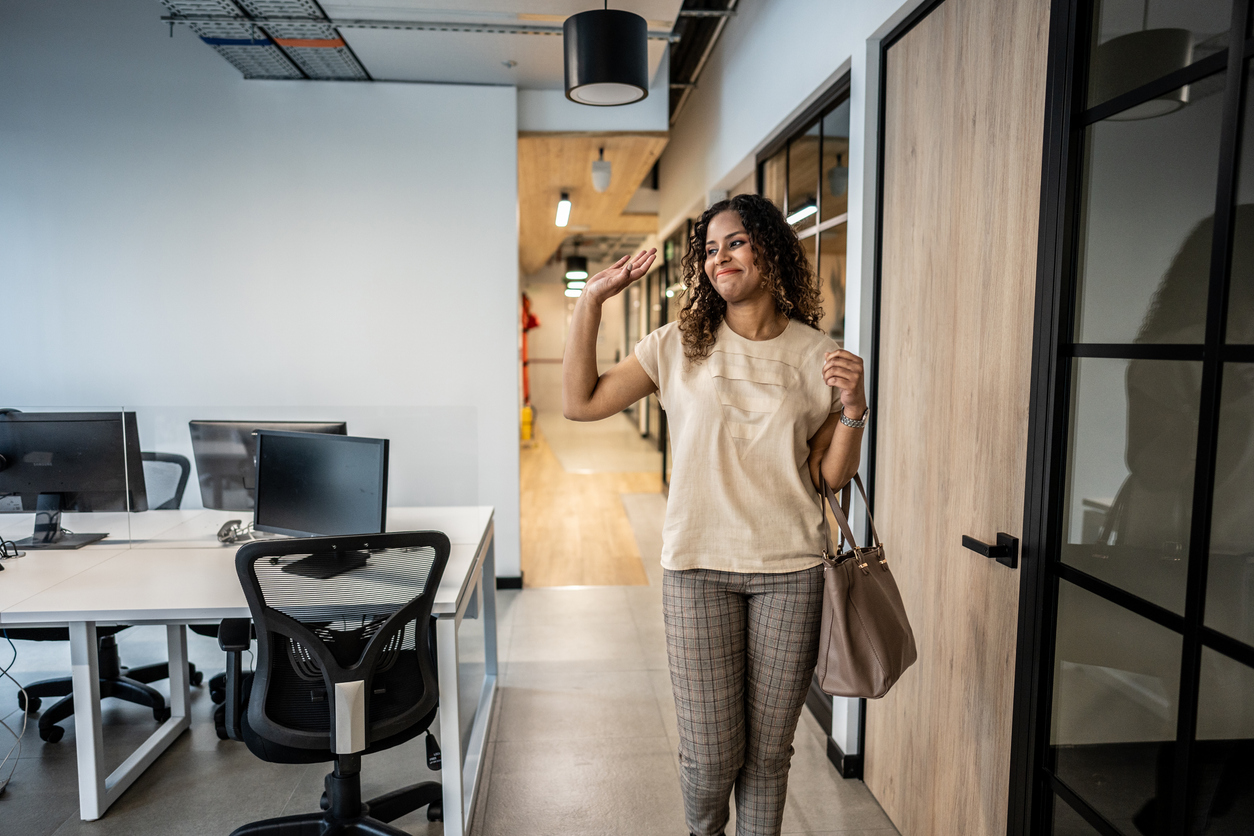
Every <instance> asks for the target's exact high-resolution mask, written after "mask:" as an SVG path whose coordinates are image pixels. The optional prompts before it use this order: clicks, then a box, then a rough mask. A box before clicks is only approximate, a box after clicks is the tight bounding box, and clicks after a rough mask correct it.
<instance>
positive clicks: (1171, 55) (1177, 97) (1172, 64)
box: [1089, 0, 1193, 122]
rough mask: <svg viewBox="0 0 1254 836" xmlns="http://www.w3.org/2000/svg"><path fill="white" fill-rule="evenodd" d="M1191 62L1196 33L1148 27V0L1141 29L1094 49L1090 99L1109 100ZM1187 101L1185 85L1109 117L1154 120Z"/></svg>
mask: <svg viewBox="0 0 1254 836" xmlns="http://www.w3.org/2000/svg"><path fill="white" fill-rule="evenodd" d="M1191 63H1193V33H1192V32H1190V31H1189V30H1188V29H1170V28H1160V29H1151V28H1149V0H1145V4H1144V6H1143V7H1142V12H1141V29H1140V31H1138V32H1129V33H1128V34H1126V35H1120V36H1119V37H1117V38H1111V39H1110V40H1108V41H1106V42H1105V43H1103V44H1100V45H1099V46H1098V47H1097V50H1096V51H1095V52H1094V54H1093V67H1092V70H1091V71H1090V77H1091V78H1092V82H1091V86H1092V89H1091V92H1090V96H1089V101H1090V102H1091V103H1093V104H1100V103H1102V102H1106V101H1109V100H1111V99H1113V98H1115V97H1116V96H1119V95H1121V94H1123V93H1127V92H1129V91H1130V90H1135V89H1136V88H1138V87H1140V86H1141V85H1143V84H1148V83H1149V82H1151V81H1153V80H1154V79H1156V78H1162V77H1163V76H1165V75H1168V74H1170V73H1172V72H1175V71H1176V70H1179V69H1180V68H1182V67H1187V66H1188V65H1189V64H1191ZM1188 103H1189V86H1188V85H1187V84H1186V85H1183V86H1181V87H1177V88H1176V89H1174V90H1168V91H1167V92H1166V93H1163V94H1162V95H1161V96H1158V97H1157V98H1154V99H1150V100H1149V101H1147V102H1141V103H1140V104H1139V105H1135V106H1133V107H1130V108H1128V109H1127V110H1121V111H1119V112H1118V113H1116V114H1115V115H1114V116H1108V117H1106V118H1107V119H1109V120H1110V121H1111V122H1131V121H1135V120H1137V119H1153V118H1154V117H1155V116H1166V115H1167V114H1168V113H1174V112H1175V111H1177V110H1179V109H1180V108H1182V107H1184V106H1185V105H1187V104H1188Z"/></svg>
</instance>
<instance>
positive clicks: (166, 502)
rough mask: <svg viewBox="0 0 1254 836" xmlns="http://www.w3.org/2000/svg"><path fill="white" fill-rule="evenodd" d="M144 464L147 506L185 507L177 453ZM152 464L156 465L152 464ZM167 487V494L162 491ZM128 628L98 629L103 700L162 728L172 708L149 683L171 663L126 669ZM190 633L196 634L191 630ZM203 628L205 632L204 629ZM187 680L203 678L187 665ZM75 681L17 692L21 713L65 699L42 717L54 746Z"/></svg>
mask: <svg viewBox="0 0 1254 836" xmlns="http://www.w3.org/2000/svg"><path fill="white" fill-rule="evenodd" d="M141 455H142V457H143V461H144V483H145V486H146V488H147V491H148V507H149V508H157V509H172V508H178V507H179V506H180V505H181V504H182V502H183V490H184V489H185V488H186V487H187V480H188V477H189V476H190V474H191V469H192V466H191V463H190V462H188V460H187V459H186V458H185V457H183V456H179V455H177V454H174V453H142V454H141ZM149 462H152V463H153V464H152V465H150V464H149ZM164 483H169V484H168V485H167V486H166V487H168V490H162V489H161V486H162V485H163V484H164ZM125 629H126V625H116V626H112V627H100V628H98V629H97V638H98V641H99V645H98V648H99V654H100V696H102V697H114V698H117V699H122V700H126V701H127V702H133V703H137V704H139V705H143V706H148V707H150V708H152V716H153V719H154V720H156V721H157V722H158V723H162V722H165V721H166V720H168V719H169V718H170V709H169V707H168V706H167V705H166V703H165V697H163V696H162V695H161V692H160V691H157V690H156V689H155V688H152V687H150V686H149V683H151V682H156V681H157V680H160V679H169V678H170V666H169V663H167V662H158V663H157V664H154V665H144V666H142V667H138V668H127V667H125V666H123V665H122V662H121V659H120V658H119V656H118V644H117V639H116V638H114V637H115V636H116V635H117V634H118V633H120V632H122V631H123V630H125ZM192 629H196V628H195V627H193V628H192ZM201 629H205V628H203V627H202V628H201ZM208 629H210V630H212V631H214V632H211V633H209V634H208V635H216V631H217V627H216V625H212V626H210V627H209V628H208ZM5 632H6V633H7V634H8V637H9V638H11V639H15V640H18V641H41V642H45V641H59V642H65V641H69V640H70V632H69V630H68V629H67V628H65V627H24V628H23V627H19V628H7V629H6V631H5ZM187 667H188V675H189V677H190V678H191V682H192V684H193V685H199V684H200V683H201V682H202V681H203V679H204V674H202V673H201V672H200V671H198V670H196V666H195V665H192V664H188V666H187ZM73 690H74V686H73V681H72V680H71V679H70V677H61V678H58V679H46V680H43V681H42V682H35V683H33V684H31V685H27V686H26V688H25V694H22V693H21V692H19V693H18V698H17V701H18V707H19V708H21V709H22V710H23V711H38V710H39V708H40V706H41V705H42V704H43V698H45V697H62V699H60V700H58V701H57V702H56V703H55V704H53V705H52V707H50V708H49V709H48V710H47V711H45V712H43V714H41V715H40V716H39V736H40V738H41V739H43V740H45V741H47V742H49V743H55V742H56V741H58V740H60V739H61V738H62V737H63V736H64V735H65V729H63V728H62V727H61V726H60V725H58V724H59V723H60V722H61V721H62V720H65V719H66V718H68V717H70V716H71V715H72V714H73V713H74V697H73V696H72V695H71V694H72V692H73Z"/></svg>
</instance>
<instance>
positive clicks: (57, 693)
mask: <svg viewBox="0 0 1254 836" xmlns="http://www.w3.org/2000/svg"><path fill="white" fill-rule="evenodd" d="M106 629H108V628H106ZM122 629H125V628H119V629H116V630H113V631H112V632H108V633H106V634H105V635H102V636H100V637H99V645H98V648H99V651H98V652H99V659H100V696H101V697H102V698H103V697H115V698H117V699H120V700H126V701H127V702H132V703H135V704H137V705H142V706H146V707H148V708H151V709H152V717H153V719H154V720H156V721H157V722H158V723H164V722H165V721H166V720H168V719H170V708H169V706H167V705H166V702H165V697H164V696H162V694H161V692H160V691H158V690H157V689H155V688H152V687H151V686H150V685H149V684H148V683H150V682H156V681H157V680H159V679H168V678H169V676H170V666H169V663H167V662H161V663H158V664H155V665H144V666H143V667H139V668H132V669H127V668H125V667H123V666H122V664H121V659H120V658H119V656H118V643H117V639H116V638H115V633H118V632H121V630H122ZM58 630H59V631H60V632H57V631H58ZM8 632H9V635H10V637H11V638H14V639H18V640H31V641H65V640H68V638H69V635H68V632H67V631H65V629H64V628H50V629H48V630H42V629H39V628H36V629H31V630H9V631H8ZM61 633H65V635H64V636H62V635H61ZM187 667H188V676H189V680H190V681H191V682H192V684H195V685H199V684H200V682H201V680H202V679H203V674H201V673H200V672H199V671H197V670H196V667H195V665H192V664H190V663H189V664H188V666H187ZM24 690H25V694H23V693H21V692H19V693H18V697H17V704H18V708H20V709H22V710H23V711H27V712H35V711H39V709H40V707H41V706H42V705H43V700H44V699H45V698H49V697H60V698H61V699H59V700H57V702H55V703H54V704H53V705H51V706H50V707H49V708H48V709H47V710H45V711H44V712H43V713H42V714H40V715H39V737H40V739H41V740H43V741H44V742H46V743H56V742H57V741H58V740H60V739H61V738H62V737H64V736H65V729H64V728H63V727H62V726H60V725H58V724H59V723H60V722H61V721H62V720H66V719H68V718H70V717H72V716H73V715H74V681H73V679H71V678H70V677H62V678H59V679H45V680H43V681H41V682H33V683H31V684H30V685H26V686H24Z"/></svg>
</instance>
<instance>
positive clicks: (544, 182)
mask: <svg viewBox="0 0 1254 836" xmlns="http://www.w3.org/2000/svg"><path fill="white" fill-rule="evenodd" d="M666 139H667V135H666V134H665V133H664V132H649V133H633V134H605V133H522V134H519V136H518V242H519V247H518V248H519V262H520V266H521V268H522V271H523V272H524V273H534V272H536V271H537V270H539V269H540V268H541V267H543V266H544V264H545V262H547V261H548V260H549V258H550V257H551V256H552V255H553V253H554V252H556V251H557V248H558V247H560V246H561V244H562V241H564V240H565V239H566V238H567V236H569V235H572V234H576V233H581V234H587V235H609V234H626V233H635V234H649V233H653V232H657V215H656V214H630V215H627V214H623V210H624V209H625V208H626V207H627V204H628V203H629V202H630V201H631V198H632V195H634V194H635V193H636V189H637V188H638V187H639V186H640V182H641V181H642V180H644V178H645V175H647V174H648V173H649V169H650V168H652V167H653V163H654V162H656V161H657V158H658V157H659V156H660V155H661V153H662V149H663V148H665V147H666ZM602 148H604V149H605V159H607V160H609V161H610V163H611V164H612V165H613V170H612V174H611V177H610V187H609V189H607V190H606V191H605V192H603V193H601V194H597V192H596V191H595V190H593V188H592V162H593V160H596V159H597V158H598V152H599V151H600V149H602ZM562 192H567V193H568V194H569V195H570V202H571V210H570V224H569V225H568V226H566V227H559V226H556V225H555V224H554V223H553V219H554V216H555V215H556V214H557V202H558V200H560V199H561V193H562Z"/></svg>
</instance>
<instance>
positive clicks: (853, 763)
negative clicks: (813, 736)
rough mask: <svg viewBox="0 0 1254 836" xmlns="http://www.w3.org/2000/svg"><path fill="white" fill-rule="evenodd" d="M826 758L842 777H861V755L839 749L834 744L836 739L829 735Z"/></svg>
mask: <svg viewBox="0 0 1254 836" xmlns="http://www.w3.org/2000/svg"><path fill="white" fill-rule="evenodd" d="M827 759H828V760H829V761H831V762H832V765H833V766H835V767H836V771H837V772H838V773H839V774H840V777H842V778H857V779H859V780H861V778H862V756H861V755H846V754H845V753H844V752H842V751H840V747H839V746H837V745H836V741H835V740H832V738H831V735H828V738H827Z"/></svg>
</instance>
